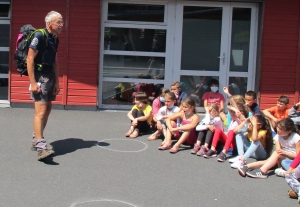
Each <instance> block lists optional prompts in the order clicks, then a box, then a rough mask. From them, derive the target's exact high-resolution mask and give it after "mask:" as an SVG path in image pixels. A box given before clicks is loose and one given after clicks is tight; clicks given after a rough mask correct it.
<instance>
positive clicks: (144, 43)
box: [104, 27, 166, 52]
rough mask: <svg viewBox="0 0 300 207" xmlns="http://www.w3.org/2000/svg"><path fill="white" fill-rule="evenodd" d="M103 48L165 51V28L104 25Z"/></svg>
mask: <svg viewBox="0 0 300 207" xmlns="http://www.w3.org/2000/svg"><path fill="white" fill-rule="evenodd" d="M104 49H105V50H119V51H141V52H166V30H158V29H133V28H115V27H106V28H105V31H104Z"/></svg>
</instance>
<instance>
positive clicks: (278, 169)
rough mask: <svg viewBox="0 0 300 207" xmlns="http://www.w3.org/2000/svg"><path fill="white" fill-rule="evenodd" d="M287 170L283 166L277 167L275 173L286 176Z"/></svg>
mask: <svg viewBox="0 0 300 207" xmlns="http://www.w3.org/2000/svg"><path fill="white" fill-rule="evenodd" d="M285 172H286V171H285V170H284V169H282V168H277V169H276V170H275V174H276V175H277V176H279V177H284V173H285Z"/></svg>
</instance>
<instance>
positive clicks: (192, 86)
mask: <svg viewBox="0 0 300 207" xmlns="http://www.w3.org/2000/svg"><path fill="white" fill-rule="evenodd" d="M211 79H216V80H219V78H218V77H212V76H187V75H182V76H180V86H181V90H182V91H184V92H186V93H187V94H188V96H192V97H193V98H194V99H195V101H196V103H197V106H198V107H199V106H201V107H203V106H204V104H203V100H202V96H203V94H204V93H206V92H208V91H210V88H209V81H210V80H211Z"/></svg>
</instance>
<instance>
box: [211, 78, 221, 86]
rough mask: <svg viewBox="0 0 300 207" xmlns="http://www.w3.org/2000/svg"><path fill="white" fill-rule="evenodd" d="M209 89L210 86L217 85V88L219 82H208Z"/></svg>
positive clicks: (212, 80)
mask: <svg viewBox="0 0 300 207" xmlns="http://www.w3.org/2000/svg"><path fill="white" fill-rule="evenodd" d="M208 85H209V87H210V86H212V85H217V86H219V81H218V80H217V79H211V80H210V81H209V84H208Z"/></svg>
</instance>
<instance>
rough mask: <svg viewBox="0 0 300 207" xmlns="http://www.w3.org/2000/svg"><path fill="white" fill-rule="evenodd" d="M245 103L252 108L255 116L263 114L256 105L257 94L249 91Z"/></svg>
mask: <svg viewBox="0 0 300 207" xmlns="http://www.w3.org/2000/svg"><path fill="white" fill-rule="evenodd" d="M245 101H246V104H247V106H248V107H249V108H250V110H251V112H252V114H253V115H256V114H261V112H260V107H259V105H258V104H257V103H256V93H255V92H254V91H247V92H246V94H245Z"/></svg>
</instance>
